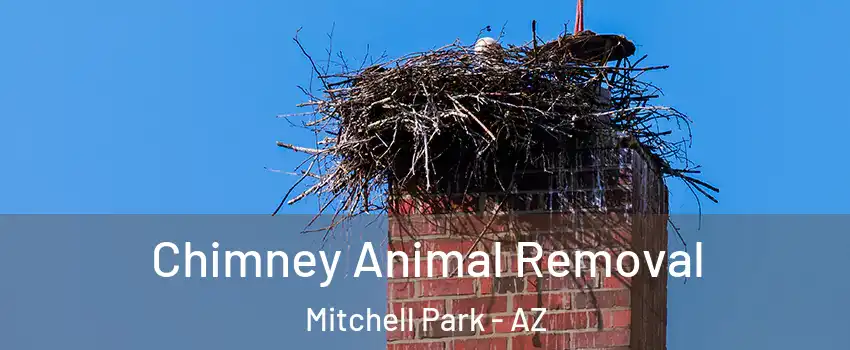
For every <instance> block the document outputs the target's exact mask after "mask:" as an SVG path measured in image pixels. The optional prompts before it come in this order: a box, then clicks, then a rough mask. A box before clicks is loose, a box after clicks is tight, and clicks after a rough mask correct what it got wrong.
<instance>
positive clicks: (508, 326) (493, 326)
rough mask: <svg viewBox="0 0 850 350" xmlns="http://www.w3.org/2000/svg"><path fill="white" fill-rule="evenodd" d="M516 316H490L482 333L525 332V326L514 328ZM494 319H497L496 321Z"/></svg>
mask: <svg viewBox="0 0 850 350" xmlns="http://www.w3.org/2000/svg"><path fill="white" fill-rule="evenodd" d="M514 317H515V315H510V316H492V317H490V319H489V320H486V321H485V323H484V329H483V330H482V331H481V334H493V333H513V332H524V331H525V329H524V328H523V327H518V328H517V329H513V325H514ZM493 320H497V321H495V322H494V321H493Z"/></svg>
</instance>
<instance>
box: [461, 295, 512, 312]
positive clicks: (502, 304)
mask: <svg viewBox="0 0 850 350" xmlns="http://www.w3.org/2000/svg"><path fill="white" fill-rule="evenodd" d="M507 309H508V299H507V297H503V296H501V297H496V296H486V297H480V298H479V297H475V298H467V299H457V300H453V301H452V313H455V314H466V313H469V312H470V311H471V310H475V312H476V313H478V314H494V313H499V312H505V311H507Z"/></svg>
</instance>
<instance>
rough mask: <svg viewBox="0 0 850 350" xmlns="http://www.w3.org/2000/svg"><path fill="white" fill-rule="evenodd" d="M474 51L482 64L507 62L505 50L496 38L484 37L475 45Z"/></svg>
mask: <svg viewBox="0 0 850 350" xmlns="http://www.w3.org/2000/svg"><path fill="white" fill-rule="evenodd" d="M473 51H474V52H475V56H476V58H477V60H478V61H479V63H480V64H483V65H493V64H499V63H504V62H505V50H504V49H503V48H502V45H501V44H499V42H498V41H496V39H493V38H491V37H483V38H480V39H478V40H477V41H476V42H475V46H473Z"/></svg>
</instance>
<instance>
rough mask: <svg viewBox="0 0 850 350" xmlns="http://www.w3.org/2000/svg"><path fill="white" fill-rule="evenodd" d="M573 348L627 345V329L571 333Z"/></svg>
mask: <svg viewBox="0 0 850 350" xmlns="http://www.w3.org/2000/svg"><path fill="white" fill-rule="evenodd" d="M572 338H573V348H574V349H581V348H602V347H607V346H624V345H629V331H628V330H613V331H593V332H584V333H573V335H572Z"/></svg>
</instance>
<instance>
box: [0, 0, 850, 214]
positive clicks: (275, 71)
mask: <svg viewBox="0 0 850 350" xmlns="http://www.w3.org/2000/svg"><path fill="white" fill-rule="evenodd" d="M574 6H575V3H574V2H573V1H559V2H543V1H539V2H530V3H525V4H518V3H516V2H506V1H502V2H500V1H486V2H482V1H465V2H457V1H406V2H390V1H366V2H349V1H316V2H284V1H247V2H239V3H236V2H226V1H205V2H191V1H146V2H114V1H90V0H88V1H87V0H81V1H75V2H60V1H38V0H32V1H7V2H3V3H2V4H0V38H1V39H2V44H3V46H4V50H3V51H4V54H3V55H2V56H0V76H2V79H0V115H2V123H3V124H2V127H0V150H2V151H0V152H2V154H3V161H4V165H5V166H4V170H5V171H3V172H2V173H0V184H2V185H0V186H2V187H0V189H2V193H3V198H4V199H5V200H3V201H0V212H8V213H57V212H59V213H267V212H270V211H271V210H273V208H274V206H275V204H276V202H277V201H278V199H279V198H280V196H281V195H282V193H283V192H284V190H285V189H286V188H287V186H288V184H290V183H292V181H294V179H293V178H291V177H289V176H287V175H282V174H275V173H269V172H266V171H265V170H264V167H267V166H268V167H272V168H278V169H290V168H291V167H292V166H294V165H295V164H296V162H297V161H299V159H298V158H297V157H294V156H293V155H292V154H289V153H287V152H285V151H283V150H280V149H277V148H276V147H275V146H274V142H275V141H276V140H279V139H286V140H293V141H295V142H297V141H300V140H303V141H305V142H306V141H309V138H308V137H309V135H305V134H304V133H303V132H301V131H300V130H296V129H292V128H290V127H289V125H288V124H287V123H286V122H285V121H282V120H279V119H275V115H277V114H279V113H288V112H293V111H296V108H295V107H294V105H295V104H296V103H298V102H301V101H302V96H301V94H300V93H299V92H298V90H297V89H296V85H298V84H307V83H308V81H309V74H310V72H309V67H308V66H307V65H306V61H305V60H304V59H303V58H302V57H301V56H300V55H299V53H298V50H297V48H296V47H295V46H294V45H293V43H292V41H291V38H292V36H293V34H294V33H295V30H296V29H297V28H299V27H304V30H303V32H302V38H303V39H304V42H305V43H306V44H307V45H308V48H309V49H310V50H311V51H312V52H314V53H316V54H321V53H322V52H323V50H324V49H325V48H326V46H327V45H326V44H327V38H326V36H325V35H326V33H327V32H328V31H330V29H331V28H332V27H333V25H334V23H335V24H336V38H335V47H336V48H338V49H340V50H343V51H344V52H346V53H347V54H349V55H351V56H361V55H362V54H363V53H364V52H366V47H367V45H369V46H370V47H371V51H373V52H376V53H379V52H381V51H386V52H387V53H388V54H389V55H390V56H395V55H399V54H403V53H406V52H410V51H415V50H424V49H428V48H431V47H435V46H439V45H441V44H444V43H447V42H450V41H452V40H454V39H456V38H460V39H461V40H462V41H464V42H467V43H471V42H472V40H474V38H475V36H476V35H477V34H478V32H479V30H480V29H481V28H482V27H484V26H486V25H491V26H493V27H500V26H502V25H503V24H505V23H506V24H507V34H508V35H507V38H506V41H507V42H513V43H517V42H520V41H522V40H526V39H527V37H528V36H529V31H530V29H529V27H530V22H531V20H532V19H536V20H537V21H538V22H539V23H540V33H541V35H542V36H544V37H549V38H551V37H554V36H555V35H556V34H557V33H558V32H559V31H560V30H561V29H562V28H563V23H565V22H567V21H572V19H573V16H574ZM848 6H850V5H847V4H845V3H842V2H839V1H809V2H807V4H806V5H805V6H803V5H800V4H798V3H797V2H789V1H771V2H767V1H761V2H759V1H748V2H741V1H731V0H717V1H710V2H709V1H687V2H685V1H673V0H658V1H628V2H622V1H613V0H592V1H588V2H587V14H586V16H587V19H586V23H587V27H588V28H589V29H592V30H595V31H597V32H611V33H623V34H627V35H628V36H629V37H630V38H631V39H632V40H634V41H635V42H636V43H637V44H638V45H639V52H638V53H639V54H648V55H649V58H648V61H647V62H648V63H651V64H669V65H671V68H670V70H668V71H666V72H661V73H656V74H654V75H652V76H650V78H651V80H652V81H653V82H655V83H657V84H659V85H660V86H662V87H663V88H664V90H665V93H666V97H665V100H664V102H665V103H668V104H671V105H673V106H675V107H677V108H679V109H681V110H682V111H684V112H686V113H688V114H689V115H690V116H691V117H692V118H693V119H694V121H695V123H694V128H695V143H694V146H693V149H691V155H692V157H693V158H694V159H695V160H696V161H698V162H699V163H701V164H702V165H703V166H704V170H705V172H706V173H705V176H704V178H705V179H707V180H709V181H711V182H712V183H714V184H716V185H717V186H718V187H720V188H721V190H722V192H721V195H720V199H721V203H720V204H718V205H708V206H706V207H705V208H704V209H705V212H707V213H803V212H805V213H846V212H848V211H850V210H848V207H850V202H848V201H846V200H843V199H844V198H846V197H847V196H848V195H850V189H848V187H847V186H841V185H834V186H828V187H826V186H813V184H814V183H817V182H820V181H823V180H827V179H832V178H841V177H842V175H841V173H842V170H843V167H844V164H842V162H841V161H840V160H841V159H842V158H843V157H844V153H843V152H844V151H843V146H844V142H843V141H844V139H845V138H846V136H845V133H846V130H848V126H850V120H848V118H846V115H845V113H844V112H842V111H841V109H840V108H836V107H835V106H834V104H835V102H838V101H841V100H842V97H841V95H840V94H841V91H843V89H842V88H841V86H840V85H839V84H840V82H841V81H842V80H843V79H844V78H846V77H847V75H848V73H847V72H846V70H842V69H836V68H830V67H831V66H832V62H837V59H840V55H841V54H843V53H845V51H846V50H847V49H846V48H845V47H843V45H839V44H837V43H840V42H841V40H840V38H842V35H843V34H844V33H846V30H845V29H844V27H843V22H844V19H843V18H842V17H841V16H839V14H840V13H845V12H846V10H847V7H848ZM815 49H816V50H817V51H813V50H815ZM839 103H840V102H839ZM832 169H834V170H832ZM827 181H828V180H827ZM792 184H793V185H792ZM671 189H672V198H671V200H672V210H673V211H675V212H680V213H693V212H696V205H695V203H694V201H693V199H692V198H690V194H689V193H688V192H687V191H685V190H684V189H683V188H682V187H681V186H679V185H678V184H672V185H671ZM311 210H314V207H313V206H312V205H309V206H304V207H297V208H290V212H292V211H297V212H310V211H311Z"/></svg>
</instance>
